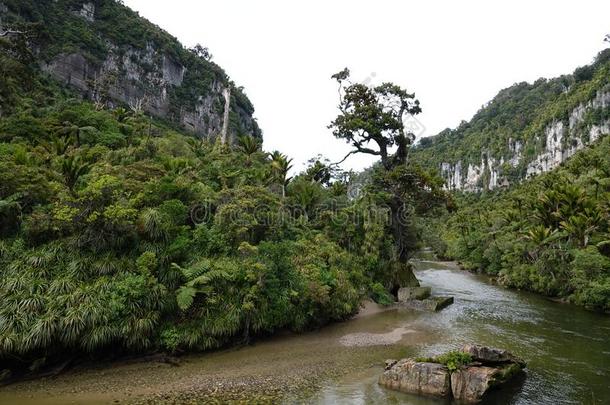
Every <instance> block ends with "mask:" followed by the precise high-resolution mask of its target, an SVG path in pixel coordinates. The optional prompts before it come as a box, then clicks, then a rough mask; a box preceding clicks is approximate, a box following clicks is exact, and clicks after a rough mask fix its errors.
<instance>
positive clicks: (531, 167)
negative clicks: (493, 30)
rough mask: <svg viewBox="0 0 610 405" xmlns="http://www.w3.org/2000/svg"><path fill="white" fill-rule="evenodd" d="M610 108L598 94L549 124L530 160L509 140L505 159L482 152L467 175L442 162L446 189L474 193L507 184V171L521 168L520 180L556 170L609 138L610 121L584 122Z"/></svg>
mask: <svg viewBox="0 0 610 405" xmlns="http://www.w3.org/2000/svg"><path fill="white" fill-rule="evenodd" d="M609 106H610V90H608V88H605V89H604V90H601V91H598V92H597V93H596V95H595V97H594V98H593V99H591V100H590V101H589V102H587V103H582V104H580V105H578V106H577V107H576V108H574V109H573V110H572V111H571V113H570V114H569V117H568V118H567V120H565V121H554V122H551V123H550V124H548V125H547V126H546V127H545V128H544V130H543V131H542V133H540V134H538V136H537V137H535V138H534V139H532V140H529V144H530V145H542V147H541V150H540V151H539V152H538V153H537V154H536V155H534V156H533V157H530V158H526V157H525V156H524V154H523V148H524V146H525V145H524V142H523V141H519V140H513V139H511V138H509V139H508V145H507V150H508V151H509V154H508V155H507V156H493V155H491V154H490V153H489V152H488V151H486V150H482V151H481V161H480V164H474V163H468V165H467V170H466V172H464V171H463V169H462V168H463V167H464V162H463V161H462V160H458V161H456V162H443V163H441V165H440V171H441V175H442V177H443V178H444V179H445V188H446V189H449V190H462V191H470V192H476V191H481V190H484V189H488V190H492V189H494V188H498V187H504V186H507V185H508V184H509V180H508V178H507V176H506V175H505V172H506V167H507V166H508V167H511V168H517V167H519V166H520V165H521V166H523V167H524V171H523V178H528V177H532V176H535V175H538V174H541V173H544V172H548V171H550V170H553V169H555V168H556V167H558V166H559V165H560V164H561V163H563V162H564V161H566V160H567V159H568V158H570V157H571V156H572V155H574V154H575V153H576V152H577V151H578V150H580V149H582V148H584V147H586V146H587V145H590V144H591V143H593V142H595V141H596V140H597V139H599V138H600V137H601V136H602V135H605V134H610V120H609V119H601V120H599V121H596V122H593V123H591V122H587V114H588V113H589V112H592V111H594V110H597V109H604V108H608V107H609Z"/></svg>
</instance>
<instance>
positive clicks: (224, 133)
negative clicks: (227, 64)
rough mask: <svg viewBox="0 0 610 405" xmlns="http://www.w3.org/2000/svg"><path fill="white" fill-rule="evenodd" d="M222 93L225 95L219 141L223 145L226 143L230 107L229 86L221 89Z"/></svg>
mask: <svg viewBox="0 0 610 405" xmlns="http://www.w3.org/2000/svg"><path fill="white" fill-rule="evenodd" d="M223 95H224V97H225V111H224V120H223V123H222V134H221V138H220V139H221V142H222V144H223V145H226V144H227V136H228V132H229V110H230V108H231V88H230V87H227V88H226V89H224V91H223Z"/></svg>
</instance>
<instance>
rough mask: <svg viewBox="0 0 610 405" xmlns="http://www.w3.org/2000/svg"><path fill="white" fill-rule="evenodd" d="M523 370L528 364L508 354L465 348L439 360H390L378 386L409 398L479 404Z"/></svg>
mask: <svg viewBox="0 0 610 405" xmlns="http://www.w3.org/2000/svg"><path fill="white" fill-rule="evenodd" d="M460 361H462V362H463V364H460ZM523 368H525V362H524V361H523V360H521V359H520V358H518V357H517V356H515V355H513V354H512V353H510V352H508V351H506V350H502V349H493V348H489V347H485V346H476V345H466V346H464V347H463V348H462V349H461V351H460V352H452V353H449V354H448V355H444V356H439V357H436V358H428V359H402V360H400V361H393V360H388V361H387V362H386V370H385V371H384V373H383V374H382V375H381V377H380V378H379V384H380V385H382V386H384V387H386V388H389V389H392V390H396V391H401V392H405V393H408V394H418V395H426V396H435V397H443V398H448V397H453V398H454V399H456V400H458V401H460V402H463V403H478V402H480V401H481V400H482V399H483V398H484V397H485V395H486V394H487V393H488V392H489V391H490V390H492V389H495V388H499V387H501V386H502V385H503V384H505V383H507V382H508V381H509V380H511V379H512V378H513V377H514V376H515V375H517V374H518V373H519V372H520V371H521V370H523Z"/></svg>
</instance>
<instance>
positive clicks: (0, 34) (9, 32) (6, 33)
mask: <svg viewBox="0 0 610 405" xmlns="http://www.w3.org/2000/svg"><path fill="white" fill-rule="evenodd" d="M24 34H26V32H25V31H15V30H6V31H0V38H2V37H7V36H9V35H24Z"/></svg>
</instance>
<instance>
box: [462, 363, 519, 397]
mask: <svg viewBox="0 0 610 405" xmlns="http://www.w3.org/2000/svg"><path fill="white" fill-rule="evenodd" d="M519 371H521V366H520V365H518V364H506V365H504V366H499V367H487V366H468V367H462V368H460V369H458V370H456V371H454V372H453V373H451V392H452V393H453V397H454V398H455V399H458V400H460V401H462V402H466V403H477V402H480V401H481V400H482V399H483V396H484V395H485V394H486V393H487V392H488V391H489V390H490V389H492V388H494V387H497V386H498V385H501V384H503V383H505V382H507V381H508V380H509V379H510V378H511V377H513V376H514V375H515V374H516V373H518V372H519Z"/></svg>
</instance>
